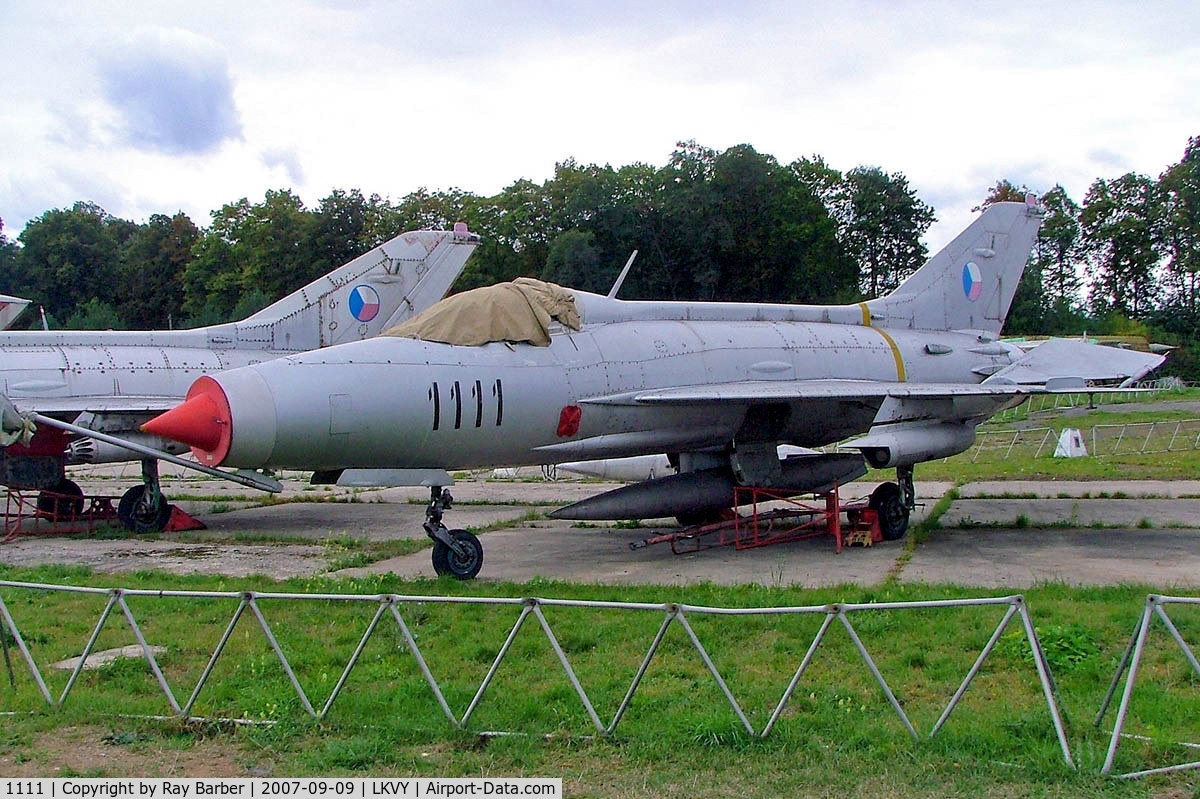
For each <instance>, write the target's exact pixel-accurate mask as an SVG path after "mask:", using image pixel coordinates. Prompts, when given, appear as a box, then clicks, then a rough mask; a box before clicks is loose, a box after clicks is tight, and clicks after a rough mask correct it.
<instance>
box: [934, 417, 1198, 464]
mask: <svg viewBox="0 0 1200 799" xmlns="http://www.w3.org/2000/svg"><path fill="white" fill-rule="evenodd" d="M1081 432H1082V433H1083V440H1084V442H1085V444H1086V446H1087V449H1088V452H1087V454H1088V455H1089V456H1093V457H1098V458H1104V457H1112V456H1115V455H1150V454H1155V453H1162V452H1186V451H1190V450H1196V449H1200V419H1176V420H1167V421H1158V422H1130V423H1128V424H1098V425H1092V426H1091V427H1087V426H1086V425H1085V426H1082V430H1081ZM1061 433H1062V430H1056V429H1054V428H1053V427H1031V428H1022V429H1017V430H978V431H976V433H975V444H974V446H972V447H971V449H969V450H968V451H967V452H968V453H969V455H970V460H971V463H980V462H984V463H986V462H989V461H997V460H1001V461H1003V460H1008V459H1010V458H1014V457H1016V458H1049V457H1052V456H1053V455H1054V450H1055V447H1056V446H1057V445H1058V440H1059V436H1060V435H1061ZM946 460H948V459H946Z"/></svg>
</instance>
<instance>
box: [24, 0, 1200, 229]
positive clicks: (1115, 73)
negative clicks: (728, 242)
mask: <svg viewBox="0 0 1200 799" xmlns="http://www.w3.org/2000/svg"><path fill="white" fill-rule="evenodd" d="M1198 9H1200V3H1196V2H1195V0H1191V1H1190V2H1161V3H1152V2H1151V3H1124V2H1111V3H1081V2H1076V3H1055V2H1045V1H1044V0H1043V2H1036V3H1023V2H1013V1H1012V0H1010V1H1009V2H967V3H964V2H961V1H958V0H956V1H955V2H945V3H936V2H925V3H916V2H854V1H853V0H841V1H840V2H829V3H822V2H807V3H806V2H790V3H789V2H754V1H753V0H751V2H709V0H691V1H690V2H684V0H668V1H667V2H654V0H619V1H618V2H611V3H600V2H595V1H594V0H584V1H583V2H563V3H555V2H546V1H544V0H543V1H542V2H538V1H537V0H514V1H513V2H508V3H495V2H492V3H488V2H472V0H450V2H442V3H434V2H419V1H418V2H404V1H397V2H353V0H325V2H319V1H318V2H305V1H304V0H286V2H255V1H254V0H248V1H247V0H239V1H238V2H232V1H229V2H212V1H204V0H190V1H189V2H160V1H155V2H142V1H140V0H129V1H127V2H122V0H105V2H102V3H89V2H80V3H61V4H59V3H45V2H28V1H27V0H6V1H5V2H4V3H2V4H0V31H2V36H3V42H4V51H5V56H4V59H3V63H4V64H5V66H6V67H7V69H6V75H5V79H4V80H3V81H2V82H0V107H2V108H3V113H2V114H0V153H2V155H0V218H3V220H4V227H5V231H4V232H5V233H6V234H7V235H8V236H9V237H10V238H15V237H16V236H17V234H19V233H20V231H21V229H22V228H23V227H24V225H25V222H26V221H28V220H29V219H30V218H32V217H35V216H37V215H39V214H41V213H42V212H44V211H45V210H47V209H50V208H58V207H69V206H70V205H71V204H72V203H74V202H75V201H77V200H91V201H94V202H96V203H98V204H100V205H101V206H103V207H104V208H105V209H107V210H108V211H109V212H110V213H113V214H115V215H118V216H122V217H126V218H129V219H134V220H136V221H144V220H145V218H146V217H147V216H149V215H150V214H151V213H173V212H175V211H177V210H181V209H182V210H183V211H185V212H187V213H188V214H189V215H190V216H191V217H192V219H193V220H194V221H196V223H197V224H200V225H206V224H208V223H209V222H210V221H211V220H210V216H209V212H210V211H212V210H213V209H215V208H219V207H220V206H221V205H222V204H224V203H226V202H231V201H234V200H237V199H238V198H240V197H248V198H250V200H251V201H252V202H255V201H258V200H261V199H262V196H263V193H264V191H265V190H267V189H271V188H284V187H291V188H293V189H295V190H296V191H298V192H299V194H300V196H301V197H302V198H303V199H304V201H305V202H306V203H308V204H310V205H315V204H316V203H317V202H318V201H319V200H320V199H321V198H322V197H324V196H326V195H327V194H328V193H329V191H330V190H331V189H333V188H346V189H349V188H358V189H361V190H362V191H363V192H364V193H365V194H370V193H379V194H381V195H384V196H390V197H392V198H399V197H401V196H403V195H404V194H407V193H408V192H410V191H412V190H414V189H416V188H418V187H421V186H425V187H428V188H429V189H444V188H450V187H459V188H462V189H465V190H468V191H472V192H476V193H478V194H483V195H489V194H494V193H496V192H498V191H499V190H500V189H502V188H503V187H504V186H506V185H508V184H509V183H511V182H513V181H514V180H516V179H518V178H522V177H524V178H529V179H532V180H534V181H539V182H540V181H542V180H545V179H546V178H548V177H550V176H551V175H552V174H553V170H554V164H555V162H557V161H562V160H564V159H566V158H569V157H573V158H575V159H576V160H577V161H579V162H581V163H592V162H596V163H601V164H604V163H608V164H612V165H613V166H621V165H624V164H628V163H632V162H634V161H644V162H648V163H651V164H655V165H662V164H664V163H665V162H666V159H667V158H668V156H669V155H670V153H671V151H672V149H673V148H674V144H675V142H676V141H678V140H682V139H695V140H697V141H698V142H699V143H700V144H702V145H705V146H708V147H712V148H715V149H718V150H720V149H724V148H726V147H729V146H731V145H734V144H738V143H742V142H748V143H750V144H751V145H753V146H754V147H755V148H756V149H758V150H759V151H760V152H765V153H770V154H772V155H774V156H775V157H777V158H778V159H779V160H780V161H782V162H787V161H791V160H793V159H795V158H797V157H799V156H803V155H811V154H814V153H816V154H819V155H822V156H824V158H825V159H826V161H827V162H828V163H829V164H830V165H831V166H834V167H836V168H838V169H842V170H847V169H850V168H852V167H854V166H856V165H859V164H868V165H876V166H880V167H883V168H884V169H885V170H887V171H889V172H895V171H899V172H903V173H904V174H905V175H906V176H908V178H909V180H910V181H911V182H912V185H913V186H914V187H915V188H916V189H917V191H918V192H919V194H920V196H921V198H922V199H924V200H925V201H926V202H928V203H930V204H931V205H933V206H934V208H935V210H936V211H937V215H938V219H939V221H938V223H937V224H936V225H935V227H934V228H933V229H932V230H931V231H930V235H929V236H928V243H929V244H930V245H931V246H933V247H937V246H940V245H941V244H942V243H944V242H945V241H946V240H948V239H949V238H950V237H951V236H952V235H953V234H954V233H955V232H957V230H958V229H959V228H960V227H961V226H963V225H964V224H966V222H967V221H969V219H970V217H971V213H970V208H971V207H972V206H974V205H977V204H978V203H979V201H980V200H981V199H982V198H983V197H984V196H985V194H986V192H987V189H988V187H989V186H991V185H992V184H994V183H995V181H996V180H998V179H1000V178H1008V179H1010V180H1012V181H1014V182H1016V183H1027V184H1029V185H1030V186H1031V187H1033V188H1035V189H1038V190H1045V189H1048V188H1050V187H1051V186H1052V185H1054V184H1055V183H1062V184H1063V185H1064V186H1066V188H1067V189H1068V191H1069V193H1070V194H1071V195H1072V196H1073V197H1074V198H1075V199H1076V200H1077V201H1082V199H1083V195H1084V193H1085V191H1086V189H1087V186H1088V185H1089V184H1090V183H1091V181H1092V180H1093V179H1095V178H1096V177H1116V176H1118V175H1121V174H1123V173H1125V172H1128V171H1131V170H1132V171H1137V172H1142V173H1145V174H1149V175H1152V176H1157V175H1158V174H1159V173H1160V172H1161V171H1162V170H1163V168H1164V167H1166V166H1167V165H1168V164H1170V163H1173V162H1175V161H1177V160H1178V159H1179V158H1180V156H1181V155H1182V152H1183V148H1184V145H1185V144H1186V143H1187V138H1188V136H1189V135H1193V136H1194V135H1200V37H1197V35H1196V32H1197V30H1198V29H1200V26H1198V23H1200V10H1198Z"/></svg>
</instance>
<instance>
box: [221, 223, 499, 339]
mask: <svg viewBox="0 0 1200 799" xmlns="http://www.w3.org/2000/svg"><path fill="white" fill-rule="evenodd" d="M479 242H480V238H479V236H477V235H475V234H473V233H470V232H469V231H468V230H467V226H466V225H465V224H463V223H461V222H459V223H457V224H456V225H455V226H454V230H453V231H445V230H418V231H412V232H409V233H401V234H400V235H399V236H396V237H395V238H394V239H391V240H389V241H386V242H384V243H383V244H380V245H379V246H378V247H376V248H375V249H373V250H370V251H368V252H366V253H364V254H362V255H360V256H358V257H357V258H355V259H354V260H353V261H351V262H350V263H348V264H345V265H344V266H340V267H338V268H337V269H335V270H333V271H332V272H330V273H329V274H327V275H325V276H324V277H320V278H317V279H316V280H314V281H313V282H312V283H309V284H308V285H307V286H305V287H304V288H302V289H300V290H298V291H295V292H292V293H291V294H289V295H288V296H286V297H284V298H283V299H281V300H279V301H278V302H275V303H272V304H271V305H268V306H267V307H266V308H264V309H262V310H261V311H259V312H258V313H256V314H254V315H253V316H251V317H248V318H247V319H244V320H242V321H241V322H238V323H236V326H237V340H238V342H239V343H246V344H249V343H251V342H257V343H259V344H261V345H262V346H263V347H264V348H266V349H273V350H283V351H295V352H301V351H305V350H312V349H317V348H318V347H328V346H331V345H333V344H342V343H344V342H347V341H358V340H360V339H364V338H370V337H371V336H374V335H377V334H378V333H379V332H380V331H382V330H384V329H386V328H388V327H391V326H392V325H395V324H398V323H399V322H402V321H404V320H405V319H407V318H409V317H410V316H413V315H414V314H416V313H419V312H420V311H423V310H424V309H425V308H428V307H429V306H430V305H433V304H434V303H435V302H437V301H438V300H440V299H441V298H442V297H443V296H444V295H445V294H446V292H447V291H448V290H449V289H450V285H451V284H452V283H453V282H454V280H455V278H457V277H458V275H459V273H460V272H461V271H462V268H463V266H464V264H466V262H467V258H469V257H470V255H471V253H472V252H474V250H475V248H476V247H477V246H478V245H479Z"/></svg>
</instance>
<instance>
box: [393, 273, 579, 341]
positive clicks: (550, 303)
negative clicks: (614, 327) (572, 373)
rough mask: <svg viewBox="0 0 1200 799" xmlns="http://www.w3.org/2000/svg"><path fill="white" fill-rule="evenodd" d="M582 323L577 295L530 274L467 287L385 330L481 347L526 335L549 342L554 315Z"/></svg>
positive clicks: (569, 323) (573, 324) (525, 338)
mask: <svg viewBox="0 0 1200 799" xmlns="http://www.w3.org/2000/svg"><path fill="white" fill-rule="evenodd" d="M552 319H553V320H557V321H558V322H559V323H561V324H562V325H564V326H566V327H568V328H570V329H571V330H578V329H579V311H577V310H576V309H575V297H574V295H572V294H571V293H570V292H569V291H567V290H566V289H564V288H563V287H562V286H559V285H556V284H554V283H546V282H544V281H541V280H534V279H533V278H528V277H519V278H517V279H516V280H514V281H513V282H511V283H497V284H496V285H494V286H485V287H484V288H479V289H472V290H471V291H464V292H463V293H462V294H455V295H453V296H450V297H447V298H446V299H444V300H442V301H441V302H439V303H437V304H436V305H434V306H432V307H430V308H427V309H426V310H424V311H422V312H421V313H419V314H417V315H416V316H414V317H413V318H412V319H409V320H408V321H406V322H402V323H400V324H398V325H396V326H395V327H391V328H388V329H387V330H385V331H383V335H385V336H399V337H400V338H417V339H421V340H422V341H441V342H444V343H446V344H462V345H465V346H468V347H478V346H481V345H483V344H487V343H488V342H491V341H514V342H515V341H527V342H529V343H530V344H532V345H534V346H535V347H548V346H550V321H551V320H552Z"/></svg>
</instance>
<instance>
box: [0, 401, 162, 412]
mask: <svg viewBox="0 0 1200 799" xmlns="http://www.w3.org/2000/svg"><path fill="white" fill-rule="evenodd" d="M8 399H9V400H10V401H11V402H12V404H13V405H15V406H16V407H17V409H18V410H20V411H22V412H37V413H44V414H50V415H53V414H62V413H76V414H78V413H85V412H89V411H90V412H92V413H162V412H164V411H169V410H171V409H172V408H174V407H175V406H176V405H178V404H179V402H180V398H179V397H157V396H149V397H131V396H120V397H27V398H22V397H9V398H8Z"/></svg>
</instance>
